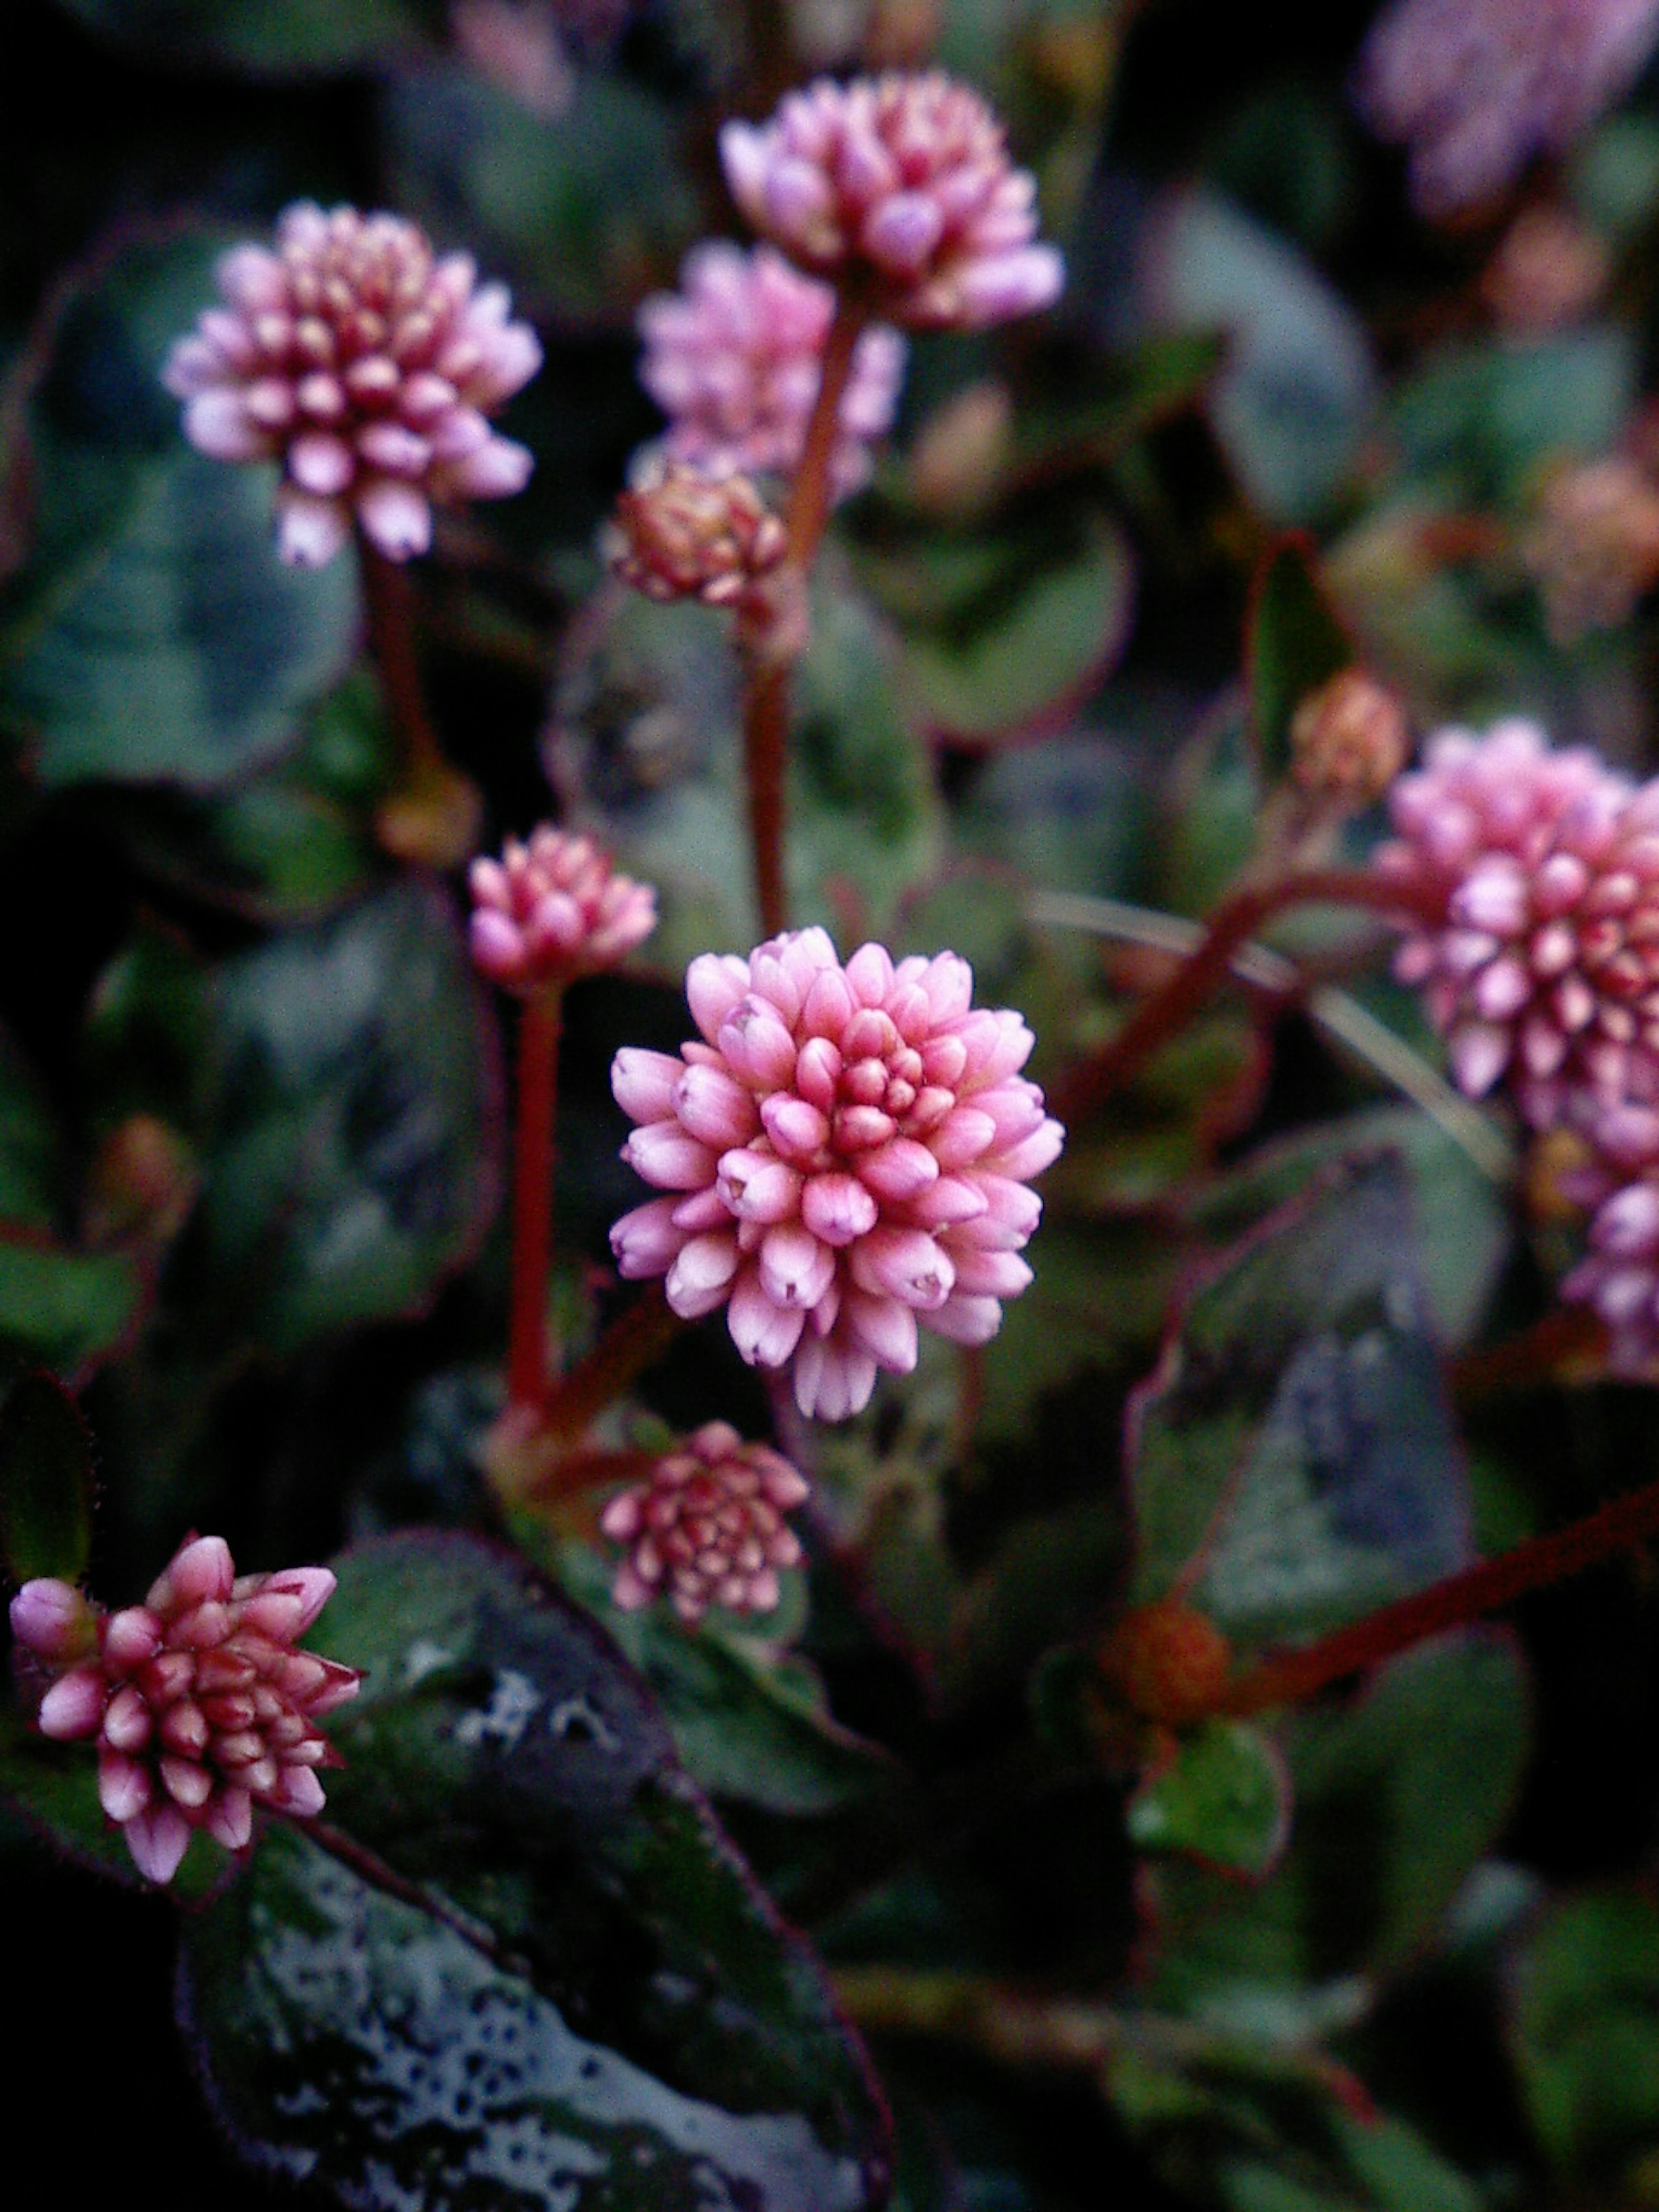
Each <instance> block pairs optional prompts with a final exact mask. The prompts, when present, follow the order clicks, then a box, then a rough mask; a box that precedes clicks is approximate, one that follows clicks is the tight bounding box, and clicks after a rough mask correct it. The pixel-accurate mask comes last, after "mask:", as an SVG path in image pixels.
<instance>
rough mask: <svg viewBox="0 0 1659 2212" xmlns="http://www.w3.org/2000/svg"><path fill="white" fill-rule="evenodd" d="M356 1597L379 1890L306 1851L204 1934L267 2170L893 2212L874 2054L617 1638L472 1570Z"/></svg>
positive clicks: (200, 1977)
mask: <svg viewBox="0 0 1659 2212" xmlns="http://www.w3.org/2000/svg"><path fill="white" fill-rule="evenodd" d="M338 1565H339V1571H340V1587H339V1590H338V1592H337V1595H336V1597H335V1598H334V1599H333V1601H331V1606H330V1609H329V1615H328V1620H329V1634H328V1639H327V1640H328V1646H329V1650H330V1651H331V1653H333V1654H335V1655H337V1656H340V1657H342V1658H343V1659H345V1660H346V1661H347V1662H349V1663H351V1664H354V1665H357V1666H362V1667H366V1668H368V1669H369V1674H368V1680H367V1681H366V1683H365V1685H364V1690H363V1694H362V1697H361V1698H360V1699H359V1700H358V1701H357V1703H356V1705H354V1706H353V1707H352V1708H351V1709H350V1711H349V1715H346V1714H343V1715H342V1717H341V1718H340V1720H339V1722H338V1723H336V1724H335V1729H334V1733H335V1736H336V1740H337V1742H338V1744H339V1746H340V1747H341V1749H342V1751H343V1753H344V1755H345V1758H346V1760H347V1765H346V1767H345V1770H344V1771H343V1773H341V1774H340V1775H338V1776H337V1777H335V1778H333V1779H332V1780H331V1785H330V1803H329V1811H328V1815H327V1818H328V1820H329V1822H330V1823H331V1826H333V1827H335V1828H336V1829H337V1831H338V1832H341V1833H342V1834H343V1836H344V1837H346V1838H349V1850H350V1851H351V1852H352V1853H353V1854H354V1855H355V1864H354V1865H352V1866H348V1865H345V1864H342V1863H339V1861H338V1860H337V1859H331V1858H329V1857H325V1855H324V1853H323V1852H322V1851H321V1850H319V1849H318V1848H317V1846H316V1845H315V1844H313V1843H311V1842H309V1841H308V1840H307V1839H306V1838H304V1837H303V1835H301V1834H300V1833H299V1832H294V1831H286V1832H277V1833H276V1834H273V1835H271V1836H270V1837H268V1838H266V1840H265V1841H264V1844H263V1845H262V1847H261V1849H260V1851H259V1853H258V1857H257V1858H256V1861H255V1863H254V1865H253V1868H252V1871H251V1873H250V1875H248V1876H247V1877H246V1879H245V1880H244V1881H241V1882H240V1883H238V1884H237V1885H236V1886H235V1887H234V1888H233V1889H232V1890H231V1891H230V1892H229V1893H228V1894H227V1895H226V1896H225V1898H224V1899H222V1901H221V1902H220V1903H219V1904H217V1905H215V1906H213V1907H212V1908H211V1909H210V1911H208V1912H207V1913H206V1914H204V1915H201V1916H198V1917H196V1918H195V1919H193V1920H192V1921H191V1923H189V1925H188V1926H187V1928H186V1930H185V1967H184V1976H185V1978H184V2004H185V2016H186V2018H187V2019H188V2021H189V2022H190V2025H191V2028H192V2029H193V2032H194V2033H195V2036H196V2039H197V2045H198V2048H199V2051H200V2054H201V2063H202V2065H203V2068H204V2072H205V2073H206V2075H207V2077H208V2079H209V2081H210V2084H211V2087H212V2093H213V2096H214V2100H215V2103H216V2107H217V2109H218V2110H219V2111H220V2112H221V2113H222V2116H223V2117H224V2118H225V2119H226V2120H227V2121H228V2124H229V2125H230V2126H231V2128H232V2129H233V2130H234V2133H235V2134H236V2136H238V2137H239V2138H240V2140H241V2141H242V2142H243V2143H244V2144H245V2145H246V2147H247V2148H248V2149H249V2151H250V2152H251V2154H252V2155H253V2156H255V2157H256V2158H257V2159H258V2160H260V2161H261V2162H262V2163H264V2164H269V2165H275V2166H279V2167H280V2168H281V2169H282V2170H283V2171H284V2172H288V2173H289V2174H290V2175H292V2176H294V2177H295V2178H296V2179H299V2178H308V2179H311V2180H312V2181H313V2183H316V2184H321V2185H324V2186H325V2187H327V2188H328V2189H330V2190H331V2191H332V2192H333V2194H335V2195H336V2196H337V2197H339V2198H340V2199H342V2200H343V2202H345V2203H350V2204H373V2205H385V2206H391V2205H393V2204H398V2203H407V2202H410V2201H411V2200H417V2201H419V2202H420V2203H422V2205H424V2206H426V2207H428V2212H486V2208H488V2212H495V2208H500V2212H523V2208H524V2207H525V2206H526V2204H536V2203H550V2202H557V2203H562V2204H564V2205H567V2206H568V2207H570V2208H572V2212H586V2208H598V2207H599V2206H607V2207H617V2208H638V2212H648V2208H656V2207H660V2206H663V2205H668V2204H686V2205H690V2204H691V2203H700V2202H702V2201H704V2199H705V2197H707V2195H708V2191H709V2190H710V2189H711V2188H712V2189H714V2191H717V2193H718V2195H719V2198H720V2201H721V2202H741V2203H747V2204H749V2205H751V2206H753V2207H754V2208H755V2212H770V2209H771V2208H776V2209H777V2212H787V2208H799V2212H858V2208H860V2207H862V2206H864V2205H866V2204H871V2203H875V2202H877V2201H878V2198H879V2197H880V2195H881V2193H882V2191H883V2188H884V2181H885V2174H886V2167H887V2162H888V2156H889V2154H888V2148H887V2144H886V2140H885V2136H886V2130H885V2123H884V2116H883V2114H882V2112H881V2110H880V2106H879V2102H878V2098H877V2095H876V2093H875V2091H874V2088H873V2085H872V2081H871V2080H870V2077H869V2075H868V2072H867V2070H866V2063H865V2061H864V2059H863V2056H862V2053H861V2052H860V2050H859V2048H858V2046H857V2045H856V2044H855V2043H854V2041H853V2039H852V2038H851V2036H850V2035H849V2033H848V2031H847V2030H846V2028H845V2027H843V2025H842V2022H841V2021H840V2019H839V2017H838V2015H836V2011H835V2008H834V2005H833V2002H832V2000H831V1998H830V1995H829V1986H828V1984H827V1982H826V1980H825V1978H824V1977H823V1972H822V1971H821V1969H820V1968H819V1967H818V1966H817V1964H816V1962H815V1961H814V1960H813V1959H812V1958H811V1954H808V1953H807V1952H806V1950H805V1948H804V1947H803V1946H802V1945H801V1944H800V1943H799V1942H798V1940H796V1939H795V1938H793V1937H792V1936H789V1935H788V1934H787V1931H786V1930H785V1929H783V1928H782V1927H781V1925H780V1923H779V1922H778V1921H777V1919H776V1917H775V1914H774V1913H773V1912H772V1911H771V1910H770V1908H769V1905H767V1904H766V1902H765V1900H764V1899H763V1897H762V1895H761V1893H759V1892H758V1890H757V1888H756V1887H755V1886H754V1883H753V1881H752V1879H751V1878H750V1875H749V1874H748V1872H747V1870H746V1869H745V1868H744V1865H743V1863H742V1862H741V1861H740V1860H739V1859H738V1857H737V1856H736V1854H735V1852H734V1851H733V1850H732V1848H731V1846H730V1845H729V1844H727V1843H726V1841H725V1839H724V1838H723V1837H722V1836H721V1835H720V1831H719V1829H718V1828H717V1827H716V1826H715V1825H714V1820H713V1819H712V1817H711V1815H710V1814H709V1813H708V1808H707V1807H706V1806H705V1804H704V1803H703V1802H702V1799H701V1797H700V1796H698V1794H697V1792H696V1790H695V1788H694V1787H693V1786H692V1784H690V1782H689V1780H688V1779H687V1778H686V1777H685V1775H684V1772H683V1771H682V1770H681V1769H680V1767H679V1766H678V1762H677V1761H676V1759H675V1758H674V1755H673V1752H672V1749H671V1744H670V1741H669V1737H668V1732H667V1730H666V1729H665V1726H664V1724H663V1723H662V1721H661V1719H660V1718H659V1717H658V1715H657V1713H656V1711H655V1710H654V1708H653V1705H652V1703H651V1701H650V1699H649V1698H648V1697H647V1693H646V1692H645V1691H644V1689H643V1687H642V1686H641V1684H640V1683H639V1682H638V1680H637V1679H636V1678H635V1676H634V1675H633V1674H630V1673H629V1670H628V1669H627V1668H625V1667H624V1666H623V1663H622V1662H621V1661H620V1660H619V1659H618V1658H617V1656H616V1654H615V1652H614V1650H613V1649H612V1647H611V1644H609V1642H608V1641H607V1639H606V1638H605V1637H604V1636H603V1634H602V1633H601V1632H599V1630H598V1629H597V1628H596V1627H595V1626H593V1625H592V1623H591V1622H590V1621H588V1620H586V1618H585V1617H584V1616H583V1615H582V1614H580V1613H578V1612H576V1611H575V1610H574V1608H572V1607H569V1606H568V1604H566V1603H565V1602H563V1601H561V1600H559V1599H558V1598H556V1597H554V1596H552V1595H550V1594H548V1593H546V1592H545V1591H544V1590H542V1589H539V1588H538V1585H536V1584H535V1583H534V1582H533V1580H532V1578H531V1577H529V1575H528V1574H527V1573H526V1570H525V1569H524V1568H523V1567H522V1565H520V1564H519V1563H517V1562H515V1561H513V1559H511V1558H510V1557H508V1556H507V1554H505V1553H500V1552H497V1551H495V1550H493V1549H491V1548H489V1547H486V1546H483V1545H481V1544H479V1543H477V1542H476V1541H471V1540H468V1539H465V1538H459V1537H457V1538H448V1539H437V1538H431V1537H426V1536H420V1535H408V1536H403V1537H395V1538H390V1539H386V1540H385V1541H380V1542H377V1543H374V1544H370V1545H368V1546H365V1547H362V1549H360V1550H358V1551H356V1552H353V1553H348V1554H346V1556H345V1557H344V1558H343V1559H342V1560H340V1562H339V1563H338ZM365 1854H370V1855H372V1857H365V1856H364V1855H365ZM377 1863H378V1867H379V1868H382V1869H386V1871H385V1872H384V1873H380V1872H378V1871H377Z"/></svg>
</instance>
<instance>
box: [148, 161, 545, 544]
mask: <svg viewBox="0 0 1659 2212" xmlns="http://www.w3.org/2000/svg"><path fill="white" fill-rule="evenodd" d="M476 276H477V272H476V270H475V269H474V266H473V264H472V261H471V258H470V257H469V256H467V255H466V254H464V253H456V254H451V255H449V256H448V257H447V258H446V259H444V260H441V261H439V260H436V259H435V258H434V255H433V251H432V248H431V246H430V245H429V244H428V241H427V240H426V238H425V236H424V235H423V234H422V232H421V231H420V230H418V229H417V228H416V226H415V225H414V224H413V223H411V222H404V221H403V220H402V219H401V218H399V217H398V216H392V215H368V216H366V215H362V214H360V213H359V212H358V211H357V210H356V208H350V207H337V208H335V209H334V210H332V211H331V212H329V213H325V211H324V210H322V209H321V208H319V207H316V206H313V204H311V203H310V202H309V201H301V203H300V204H297V205H296V206H294V207H291V208H289V210H287V212H286V213H285V214H284V215H283V217H282V219H281V221H280V222H279V223H278V224H277V228H276V250H275V251H274V252H271V251H268V250H267V249H266V248H265V247H264V246H238V247H237V248H236V249H235V250H234V252H230V253H228V254H226V255H225V256H224V258H222V260H221V262H220V264H219V266H218V271H217V281H218V286H219V290H220V292H221V294H222V295H223V300H224V304H223V306H222V307H211V308H210V309H208V311H207V312H206V313H204V314H203V315H202V316H201V318H200V319H199V320H198V321H197V325H196V328H195V330H194V331H193V332H192V333H191V335H190V336H189V337H184V338H181V339H179V342H178V343H177V344H176V345H175V346H174V347H173V351H172V354H171V355H170V356H169V357H168V360H167V367H166V368H165V370H164V372H163V374H164V379H165V381H166V383H167V387H168V389H169V390H170V391H172V392H175V393H177V395H178V396H179V398H181V399H183V400H184V401H185V435H186V436H187V437H188V438H189V439H190V440H191V443H192V444H193V445H196V446H198V447H200V448H201V450H202V451H203V452H204V453H211V454H212V455H214V457H215V458H216V459H219V460H224V461H254V460H276V461H280V462H281V464H282V467H283V483H282V486H281V489H280V490H279V491H278V493H277V541H278V545H279V549H280V550H281V552H282V556H283V559H284V560H285V561H290V562H296V563H298V564H299V565H300V566H301V567H306V568H315V567H318V566H319V565H320V564H321V563H323V562H327V561H331V560H332V559H333V557H334V556H335V555H336V554H337V552H338V551H339V550H340V549H341V547H342V546H343V544H344V543H345V541H346V538H347V537H348V535H349V532H350V528H351V525H352V522H353V520H354V519H355V520H356V523H357V524H358V526H360V527H361V529H362V532H363V533H364V535H365V536H366V537H367V538H368V539H369V540H370V541H371V543H372V544H374V545H376V546H378V547H379V549H380V551H381V552H382V553H384V554H386V556H388V558H389V559H391V560H393V561H406V560H408V559H409V558H410V556H412V555H414V554H416V553H423V552H424V551H425V550H426V549H427V547H428V544H430V542H431V537H432V507H433V506H434V505H435V504H437V505H440V506H442V505H446V504H448V503H450V502H453V501H461V500H467V499H499V498H501V497H502V496H503V495H506V494H507V493H510V492H515V491H520V490H522V489H523V488H524V485H525V483H526V480H527V479H528V477H529V475H530V471H531V466H532V463H531V457H530V454H529V453H528V452H527V451H526V448H525V447H522V446H520V445H515V444H513V442H512V441H511V440H509V439H507V438H501V437H498V436H496V435H495V433H494V432H493V431H492V430H491V429H490V427H489V422H488V421H487V419H486V417H487V416H489V415H490V414H491V413H492V412H493V411H494V410H495V409H496V408H498V407H499V406H500V405H501V403H502V401H503V400H505V399H507V398H510V397H511V395H512V394H513V392H517V391H518V390H519V388H520V386H521V385H523V384H526V383H527V382H528V381H529V380H530V378H531V377H532V376H533V375H534V374H535V372H536V370H537V368H538V367H539V366H540V363H541V357H542V356H541V347H540V346H539V344H538V343H537V339H536V335H535V333H534V331H532V330H531V329H530V327H529V325H527V324H525V323H515V322H513V321H510V320H509V319H508V315H509V303H508V298H507V290H506V288H505V287H504V286H502V285H500V284H489V285H485V286H484V287H483V289H482V290H480V289H478V288H477V283H476Z"/></svg>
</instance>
